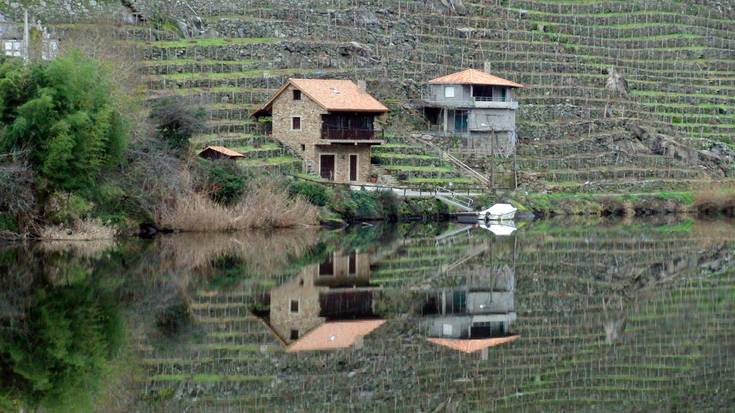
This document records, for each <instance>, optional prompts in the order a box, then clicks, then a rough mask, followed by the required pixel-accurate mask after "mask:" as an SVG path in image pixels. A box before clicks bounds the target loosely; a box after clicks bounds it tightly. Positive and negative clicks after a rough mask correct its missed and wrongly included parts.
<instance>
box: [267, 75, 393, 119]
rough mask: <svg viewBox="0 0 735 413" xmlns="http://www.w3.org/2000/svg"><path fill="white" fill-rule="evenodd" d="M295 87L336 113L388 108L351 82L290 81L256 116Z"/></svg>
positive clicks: (384, 110) (386, 109) (336, 80)
mask: <svg viewBox="0 0 735 413" xmlns="http://www.w3.org/2000/svg"><path fill="white" fill-rule="evenodd" d="M288 85H293V86H294V87H295V88H296V89H299V90H300V91H301V92H302V93H303V94H305V95H306V96H308V97H309V98H310V99H311V100H313V101H314V102H316V103H317V104H318V105H319V106H321V107H323V108H324V109H326V110H328V111H334V112H379V113H384V112H387V111H388V108H387V107H385V105H383V104H382V103H380V102H379V101H378V100H377V99H375V98H374V97H372V96H371V95H370V94H369V93H367V92H365V91H364V90H362V89H360V88H359V87H358V86H357V85H356V84H355V82H353V81H351V80H340V79H288V81H287V82H286V83H284V84H283V86H281V88H280V89H278V91H277V92H276V93H275V94H273V96H272V97H271V98H270V99H269V100H268V102H266V103H265V104H264V105H263V106H262V107H261V108H260V109H258V110H257V111H256V112H255V114H257V113H259V112H261V111H263V110H266V109H268V108H269V107H270V106H271V105H272V104H273V101H274V100H275V99H276V98H277V97H278V96H280V95H281V93H283V91H284V90H286V88H287V87H288Z"/></svg>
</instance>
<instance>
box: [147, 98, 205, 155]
mask: <svg viewBox="0 0 735 413" xmlns="http://www.w3.org/2000/svg"><path fill="white" fill-rule="evenodd" d="M205 116H206V113H205V112H204V109H203V108H198V109H194V108H192V107H190V106H189V105H187V104H186V103H185V102H183V101H182V100H181V99H177V98H176V97H171V96H169V97H165V98H163V99H159V100H157V101H156V102H155V103H154V104H153V108H152V109H151V114H150V118H151V120H153V122H154V124H155V125H156V132H157V135H158V138H159V139H161V140H162V141H164V142H166V143H167V144H168V145H169V146H170V147H171V148H173V149H175V150H177V151H179V153H180V154H184V153H185V152H186V150H187V149H188V148H189V139H191V137H192V136H194V134H195V133H198V132H200V131H201V130H202V129H203V128H204V118H205Z"/></svg>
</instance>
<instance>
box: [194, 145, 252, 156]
mask: <svg viewBox="0 0 735 413" xmlns="http://www.w3.org/2000/svg"><path fill="white" fill-rule="evenodd" d="M199 156H201V157H202V158H205V159H237V158H244V157H245V155H243V154H241V153H240V152H238V151H234V150H232V149H229V148H225V147H224V146H207V147H206V148H204V149H202V150H201V151H199Z"/></svg>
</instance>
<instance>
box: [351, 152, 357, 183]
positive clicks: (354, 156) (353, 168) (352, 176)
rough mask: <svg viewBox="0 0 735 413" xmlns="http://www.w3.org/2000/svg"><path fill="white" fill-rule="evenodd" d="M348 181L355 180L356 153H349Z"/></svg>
mask: <svg viewBox="0 0 735 413" xmlns="http://www.w3.org/2000/svg"><path fill="white" fill-rule="evenodd" d="M350 181H353V182H354V181H357V155H350Z"/></svg>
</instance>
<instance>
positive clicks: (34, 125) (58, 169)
mask: <svg viewBox="0 0 735 413" xmlns="http://www.w3.org/2000/svg"><path fill="white" fill-rule="evenodd" d="M1 62H2V64H1V65H0V122H2V123H3V124H4V125H7V126H6V127H5V128H4V129H3V130H2V132H1V134H0V149H4V150H7V151H16V150H17V151H22V150H28V152H29V160H30V163H31V166H32V168H33V170H34V171H35V172H36V173H37V174H39V177H40V178H41V179H43V180H44V181H46V182H47V183H48V184H49V185H48V190H49V192H53V191H54V190H57V189H63V190H67V191H69V190H77V189H81V188H85V187H88V186H92V185H94V184H95V180H96V178H97V177H98V175H99V173H100V171H101V169H102V168H103V167H105V166H110V165H113V164H115V163H117V162H119V161H120V160H121V158H122V153H123V151H124V148H125V145H126V141H127V129H126V125H125V122H124V120H123V117H122V115H121V114H120V113H119V112H118V111H117V109H116V102H115V100H114V98H113V96H115V94H114V93H113V89H114V88H113V86H112V84H111V82H110V81H109V80H108V74H107V73H106V72H105V71H104V70H102V68H101V66H100V65H99V63H98V62H97V61H95V60H94V59H90V58H87V57H84V56H83V55H82V54H81V53H78V52H73V53H70V54H69V55H67V56H63V57H60V58H58V59H56V60H54V61H52V62H50V63H49V62H36V63H33V64H31V65H27V66H26V65H23V63H22V62H20V61H19V60H17V59H3V60H1Z"/></svg>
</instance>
